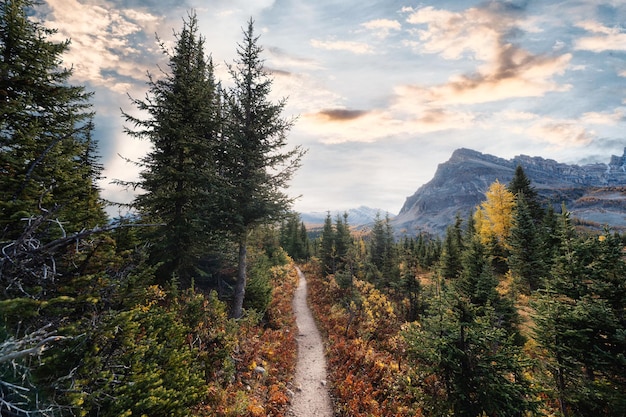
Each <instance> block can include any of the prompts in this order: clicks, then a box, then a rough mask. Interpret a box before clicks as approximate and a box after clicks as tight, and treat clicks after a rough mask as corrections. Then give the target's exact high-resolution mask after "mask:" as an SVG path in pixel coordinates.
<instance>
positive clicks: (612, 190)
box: [393, 148, 626, 235]
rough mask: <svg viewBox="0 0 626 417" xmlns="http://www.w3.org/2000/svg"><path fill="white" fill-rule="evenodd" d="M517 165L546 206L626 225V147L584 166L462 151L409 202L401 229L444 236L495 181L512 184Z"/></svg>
mask: <svg viewBox="0 0 626 417" xmlns="http://www.w3.org/2000/svg"><path fill="white" fill-rule="evenodd" d="M518 165H520V166H522V168H523V169H524V171H525V173H526V175H527V176H528V178H529V179H530V180H531V181H532V185H533V186H534V187H535V189H536V190H537V192H538V194H539V196H540V197H541V198H542V199H543V200H544V202H545V203H546V204H550V203H552V204H554V205H556V206H560V205H561V203H565V204H566V206H567V208H568V210H570V211H571V212H572V214H573V215H574V216H575V217H579V218H580V219H583V220H585V221H588V222H590V223H597V224H599V225H604V224H608V225H611V226H615V227H626V214H624V213H626V148H625V149H624V154H623V155H622V156H612V157H611V158H610V161H609V163H608V164H602V163H597V164H589V165H582V166H579V165H569V164H564V163H559V162H557V161H554V160H551V159H544V158H541V157H537V156H535V157H531V156H527V155H519V156H516V157H514V158H513V159H510V160H507V159H503V158H499V157H497V156H494V155H489V154H483V153H480V152H478V151H475V150H472V149H467V148H461V149H457V150H455V151H454V152H453V153H452V155H451V157H450V159H449V160H448V161H447V162H444V163H442V164H439V166H438V168H437V171H436V172H435V175H434V177H433V179H432V180H431V181H429V182H428V183H426V184H424V185H423V186H421V187H420V188H419V189H418V190H417V191H416V192H415V194H413V195H412V196H410V197H408V198H407V199H406V201H405V203H404V205H403V207H402V209H401V210H400V213H399V214H398V216H397V217H396V218H395V219H394V220H393V224H394V226H395V227H396V230H398V231H399V232H400V233H406V234H415V233H419V232H420V231H424V232H429V233H433V234H436V235H442V234H443V233H444V232H445V229H446V227H447V226H448V225H450V224H452V223H453V221H454V218H455V217H456V215H457V214H459V215H461V216H462V217H467V215H468V214H469V213H470V212H472V211H473V210H474V209H475V208H476V206H478V205H479V204H480V203H481V202H482V201H483V200H484V198H485V197H484V195H485V192H486V191H487V189H488V188H489V186H490V185H491V184H492V183H493V182H494V181H496V180H499V181H500V182H502V183H508V182H509V181H511V179H512V178H513V175H514V173H515V169H516V168H517V166H518Z"/></svg>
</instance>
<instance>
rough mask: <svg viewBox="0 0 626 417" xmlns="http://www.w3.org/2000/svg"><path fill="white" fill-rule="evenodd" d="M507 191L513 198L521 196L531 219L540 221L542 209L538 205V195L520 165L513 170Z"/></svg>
mask: <svg viewBox="0 0 626 417" xmlns="http://www.w3.org/2000/svg"><path fill="white" fill-rule="evenodd" d="M507 189H508V190H509V191H510V192H511V193H513V195H514V196H515V197H519V196H520V195H522V194H523V195H524V198H525V199H526V204H527V205H528V209H529V211H530V215H531V217H532V218H533V220H534V221H535V222H540V221H541V219H542V218H543V209H542V208H541V204H540V203H539V195H538V194H537V190H535V188H534V187H533V186H532V185H531V181H530V179H529V178H528V177H527V176H526V172H524V168H522V166H521V165H518V166H517V168H515V174H514V175H513V178H512V179H511V182H509V185H508V186H507Z"/></svg>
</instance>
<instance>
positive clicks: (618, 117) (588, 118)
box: [581, 110, 624, 126]
mask: <svg viewBox="0 0 626 417" xmlns="http://www.w3.org/2000/svg"><path fill="white" fill-rule="evenodd" d="M581 120H582V122H584V123H587V124H595V125H611V126H612V125H616V124H618V123H619V122H623V121H624V112H623V111H621V110H614V111H613V112H612V113H608V112H587V113H584V114H583V116H582V118H581Z"/></svg>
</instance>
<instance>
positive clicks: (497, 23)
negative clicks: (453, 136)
mask: <svg viewBox="0 0 626 417" xmlns="http://www.w3.org/2000/svg"><path fill="white" fill-rule="evenodd" d="M405 11H406V12H409V13H410V14H409V16H408V18H407V22H409V23H411V24H415V25H426V29H419V30H416V34H417V37H418V38H419V41H411V46H412V47H413V49H415V50H416V51H418V52H421V53H429V54H439V55H440V56H442V57H443V58H445V59H454V60H458V59H461V58H463V57H464V55H466V54H470V55H471V57H472V58H474V59H477V60H479V61H483V64H481V65H479V66H478V67H477V69H476V71H475V72H474V73H470V74H463V75H455V76H453V77H451V78H450V79H449V80H448V82H447V83H445V84H442V85H437V86H427V87H425V86H408V87H407V90H409V89H413V91H414V93H415V94H418V95H419V96H420V97H422V98H423V99H424V100H426V101H428V102H432V103H435V104H437V105H445V104H475V103H486V102H492V101H500V100H505V99H509V98H516V97H540V96H542V95H544V94H545V93H547V92H552V91H557V92H564V91H568V90H569V89H570V88H571V85H568V84H563V85H561V84H559V83H557V82H556V81H554V77H555V76H557V75H562V74H563V73H564V72H565V71H566V70H567V69H568V67H569V63H570V61H571V59H572V55H571V54H562V55H557V56H548V55H535V54H532V53H530V52H528V51H526V50H524V49H523V48H521V47H519V46H518V45H515V44H514V43H511V42H509V41H508V40H507V36H508V34H509V33H510V32H511V31H513V30H514V29H515V28H516V25H517V22H516V19H514V18H513V17H512V16H511V15H510V14H508V13H506V12H505V11H502V10H499V9H497V8H495V9H494V8H493V7H492V6H488V7H485V8H471V9H468V10H465V11H464V12H451V11H447V10H437V9H435V8H434V7H430V6H429V7H424V8H421V9H418V10H414V9H405Z"/></svg>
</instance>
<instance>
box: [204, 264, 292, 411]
mask: <svg viewBox="0 0 626 417" xmlns="http://www.w3.org/2000/svg"><path fill="white" fill-rule="evenodd" d="M297 282H298V278H297V274H296V271H295V267H294V266H293V264H289V265H286V266H277V267H273V268H272V287H273V289H272V300H271V302H270V304H269V306H268V309H267V311H266V313H265V316H264V317H259V316H258V314H255V313H254V312H251V313H250V314H249V315H248V316H246V317H244V318H243V319H242V320H240V321H239V322H238V325H239V327H238V329H237V330H238V331H237V346H236V348H235V349H234V354H233V356H232V362H233V363H234V366H235V372H234V378H233V381H232V382H231V383H230V384H228V385H227V386H226V387H224V386H221V385H219V384H210V385H209V387H208V398H207V401H206V404H205V405H203V406H201V407H198V409H197V410H194V415H197V416H207V417H208V416H218V417H235V416H237V417H240V416H242V417H261V416H263V417H268V416H271V417H284V416H285V415H286V413H287V409H288V407H289V396H288V384H289V383H291V381H292V380H293V376H294V373H295V368H296V359H297V343H296V339H295V337H296V335H297V327H296V322H295V317H294V315H293V309H292V304H291V302H292V299H293V294H294V292H295V289H296V286H297Z"/></svg>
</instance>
